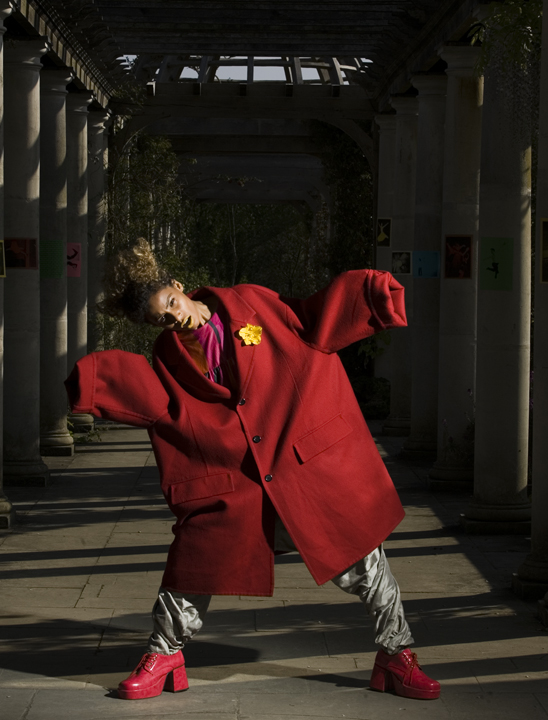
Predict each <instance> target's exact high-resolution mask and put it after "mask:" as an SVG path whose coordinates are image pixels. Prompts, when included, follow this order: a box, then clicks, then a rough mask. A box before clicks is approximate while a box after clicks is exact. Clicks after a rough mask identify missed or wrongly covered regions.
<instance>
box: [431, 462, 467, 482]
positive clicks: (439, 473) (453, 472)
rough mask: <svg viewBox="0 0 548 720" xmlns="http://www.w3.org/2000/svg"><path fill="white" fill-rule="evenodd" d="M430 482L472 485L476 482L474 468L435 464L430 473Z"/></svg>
mask: <svg viewBox="0 0 548 720" xmlns="http://www.w3.org/2000/svg"><path fill="white" fill-rule="evenodd" d="M428 478H429V479H430V480H440V481H441V482H457V483H467V484H470V483H472V482H473V480H474V468H473V467H472V466H469V467H465V466H464V467H459V466H456V465H444V464H443V463H434V465H433V466H432V467H431V468H430V472H429V473H428Z"/></svg>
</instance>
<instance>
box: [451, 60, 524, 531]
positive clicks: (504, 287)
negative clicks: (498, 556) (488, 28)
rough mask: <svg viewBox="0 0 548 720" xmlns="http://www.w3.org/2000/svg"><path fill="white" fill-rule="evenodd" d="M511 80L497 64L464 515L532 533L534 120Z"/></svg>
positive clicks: (470, 526) (488, 120)
mask: <svg viewBox="0 0 548 720" xmlns="http://www.w3.org/2000/svg"><path fill="white" fill-rule="evenodd" d="M516 72H519V71H516ZM508 82H509V78H508V77H507V76H505V75H502V74H501V72H500V70H498V69H497V68H496V67H491V68H489V69H488V73H487V74H486V78H485V92H484V98H483V117H482V147H481V179H480V217H479V252H478V310H477V317H478V339H477V370H476V436H475V437H476V441H475V457H474V498H473V500H472V501H471V503H470V505H469V506H468V510H467V512H466V515H465V518H464V521H463V522H464V527H465V529H466V530H467V531H468V532H478V533H511V532H520V531H521V532H528V531H529V527H530V524H529V519H530V514H531V506H530V503H529V499H528V497H527V465H528V463H527V459H528V457H527V456H528V434H529V386H530V365H529V363H530V330H531V124H530V114H529V113H527V112H524V111H523V106H522V104H521V103H520V102H519V101H516V99H515V96H514V94H512V93H511V92H508V91H506V92H505V88H508ZM516 82H519V79H516Z"/></svg>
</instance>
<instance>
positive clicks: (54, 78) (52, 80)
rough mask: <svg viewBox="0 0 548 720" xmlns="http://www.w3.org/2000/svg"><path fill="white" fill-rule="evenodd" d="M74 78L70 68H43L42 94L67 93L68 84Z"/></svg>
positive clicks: (41, 78) (41, 79) (41, 76)
mask: <svg viewBox="0 0 548 720" xmlns="http://www.w3.org/2000/svg"><path fill="white" fill-rule="evenodd" d="M73 79H74V73H73V72H72V70H70V69H69V68H59V69H58V70H48V69H45V68H44V69H43V70H42V73H41V75H40V92H41V94H42V95H66V94H67V92H68V91H67V85H68V84H69V82H71V81H72V80H73Z"/></svg>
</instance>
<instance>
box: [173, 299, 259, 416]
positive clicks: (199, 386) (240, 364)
mask: <svg viewBox="0 0 548 720" xmlns="http://www.w3.org/2000/svg"><path fill="white" fill-rule="evenodd" d="M208 295H214V296H215V297H216V298H217V299H218V301H219V305H220V310H221V316H222V319H223V321H224V322H225V351H226V352H227V353H228V357H229V358H233V362H230V365H231V369H232V370H233V374H234V382H235V387H234V388H233V391H234V394H235V396H236V397H241V396H242V395H243V394H244V393H245V390H246V388H247V386H248V384H249V379H250V377H251V373H252V371H253V364H254V361H255V354H256V349H257V347H258V346H256V345H245V344H244V343H243V342H242V340H241V339H240V337H239V336H238V332H239V330H240V329H241V328H243V327H245V326H246V325H247V324H248V323H251V324H253V323H254V320H255V315H256V313H255V310H253V308H252V307H251V306H250V305H248V303H247V302H246V301H245V300H244V299H243V298H241V297H240V295H238V293H236V292H235V291H234V290H232V288H210V287H204V288H200V289H199V290H196V291H195V292H193V293H189V297H191V298H192V299H193V300H200V299H201V298H202V297H207V296H208ZM223 310H224V313H223V312H222V311H223ZM227 317H228V318H229V321H228V323H227V322H226V319H227ZM164 333H165V338H164V350H165V356H166V360H167V362H168V363H169V365H170V366H171V367H172V368H173V369H174V372H173V371H172V372H173V374H174V376H175V378H176V380H177V382H178V383H179V384H180V385H181V386H182V387H184V388H185V389H186V390H187V391H188V392H190V393H191V394H192V395H194V396H196V397H198V398H200V399H202V400H205V401H209V402H215V401H217V402H219V401H222V400H227V399H229V398H230V397H231V395H232V393H231V391H230V390H229V389H228V388H226V387H224V386H223V385H219V384H218V383H214V382H212V381H211V380H209V379H208V378H206V376H205V375H203V374H202V373H201V372H200V370H199V369H198V367H197V366H196V364H195V363H194V361H193V360H192V358H191V357H190V355H189V354H188V351H187V350H186V348H185V347H184V345H183V344H182V343H181V341H180V340H179V338H178V337H177V333H175V332H173V331H170V330H165V331H164ZM231 351H232V352H231Z"/></svg>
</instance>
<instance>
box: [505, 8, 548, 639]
mask: <svg viewBox="0 0 548 720" xmlns="http://www.w3.org/2000/svg"><path fill="white" fill-rule="evenodd" d="M537 167H538V171H537V207H536V217H537V222H536V233H537V235H536V240H537V242H536V252H535V256H536V258H537V261H536V268H535V326H534V327H535V336H534V337H535V354H534V365H533V367H534V372H535V379H534V393H533V402H534V406H533V495H532V517H531V552H530V554H529V555H528V556H527V558H526V559H525V562H524V563H523V565H522V566H521V567H520V568H519V570H518V573H517V576H514V582H513V589H514V591H515V592H517V593H518V594H519V595H521V596H522V597H526V598H528V597H535V596H536V597H540V596H541V595H544V593H546V595H545V596H544V598H543V599H542V600H540V602H539V615H540V619H541V621H542V623H543V624H544V625H545V626H546V627H548V444H547V443H546V428H547V427H548V334H547V333H546V327H547V325H548V0H544V12H543V19H542V58H541V71H540V117H539V138H538V166H537Z"/></svg>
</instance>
